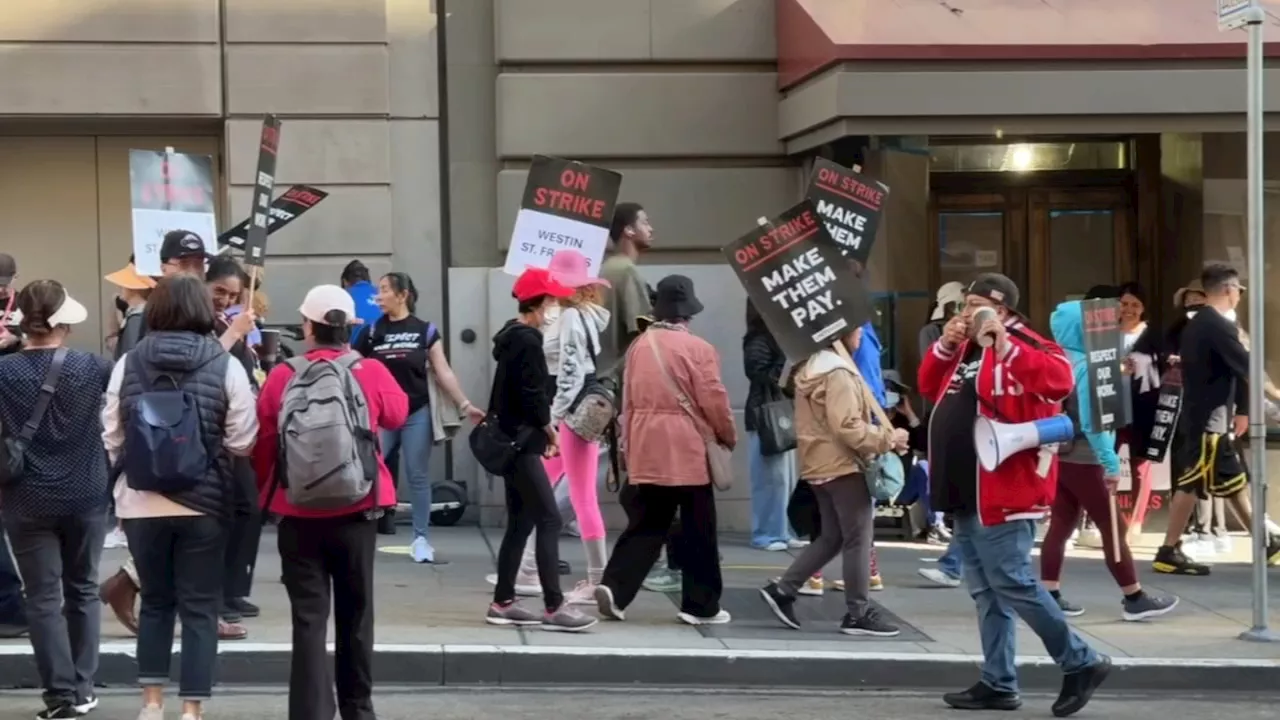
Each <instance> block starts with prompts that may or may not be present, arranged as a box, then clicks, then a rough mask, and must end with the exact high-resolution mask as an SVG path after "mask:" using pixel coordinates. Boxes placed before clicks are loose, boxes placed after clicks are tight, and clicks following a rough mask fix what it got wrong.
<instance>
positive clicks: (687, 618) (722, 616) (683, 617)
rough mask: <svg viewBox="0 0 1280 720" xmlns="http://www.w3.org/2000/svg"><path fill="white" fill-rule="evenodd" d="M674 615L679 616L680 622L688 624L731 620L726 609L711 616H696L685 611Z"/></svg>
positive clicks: (723, 622)
mask: <svg viewBox="0 0 1280 720" xmlns="http://www.w3.org/2000/svg"><path fill="white" fill-rule="evenodd" d="M676 617H678V618H680V621H681V622H683V623H687V624H689V625H725V624H728V623H729V622H730V621H731V620H733V616H732V615H730V614H729V611H728V610H721V611H720V612H718V613H716V614H715V615H713V616H711V617H698V616H697V615H690V614H689V613H687V612H682V613H679V614H678V615H676Z"/></svg>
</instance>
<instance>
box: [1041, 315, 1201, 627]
mask: <svg viewBox="0 0 1280 720" xmlns="http://www.w3.org/2000/svg"><path fill="white" fill-rule="evenodd" d="M1084 316H1085V311H1084V306H1083V304H1082V303H1081V302H1080V301H1079V300H1069V301H1067V302H1064V303H1062V304H1061V305H1058V307H1057V309H1056V310H1054V311H1053V314H1052V315H1051V316H1050V318H1049V325H1050V327H1051V328H1052V329H1053V338H1054V340H1057V341H1058V343H1059V344H1060V345H1061V346H1062V348H1063V350H1065V351H1066V354H1067V358H1068V359H1070V360H1071V368H1072V372H1073V373H1074V375H1075V384H1076V391H1075V392H1073V393H1071V394H1070V395H1068V396H1067V399H1066V401H1064V402H1063V411H1064V412H1065V413H1066V414H1067V415H1069V416H1070V417H1071V422H1072V423H1073V424H1074V425H1075V427H1076V435H1075V437H1074V438H1073V439H1072V440H1071V442H1069V443H1066V444H1065V445H1063V446H1060V447H1059V449H1058V460H1059V463H1060V464H1059V466H1058V492H1057V495H1056V496H1055V497H1054V499H1053V510H1052V516H1051V520H1050V522H1049V532H1048V534H1047V535H1046V536H1045V539H1044V544H1043V545H1042V546H1041V550H1040V579H1041V582H1043V583H1044V586H1045V589H1047V590H1048V591H1049V594H1050V595H1052V596H1053V599H1054V600H1056V601H1057V603H1058V607H1060V608H1062V612H1063V614H1064V615H1067V616H1068V617H1077V616H1080V615H1083V614H1084V608H1081V607H1079V606H1077V605H1073V604H1072V603H1071V602H1069V601H1068V600H1067V599H1066V598H1064V597H1063V596H1062V593H1061V591H1060V589H1061V586H1062V583H1061V579H1062V564H1063V561H1064V560H1065V557H1066V550H1067V540H1069V539H1070V537H1071V532H1072V531H1073V530H1074V529H1075V528H1076V526H1077V525H1078V524H1079V522H1080V514H1081V512H1084V513H1086V514H1087V515H1088V516H1089V518H1090V519H1092V520H1093V522H1094V524H1095V525H1096V526H1097V527H1099V528H1108V527H1111V523H1112V522H1113V521H1112V518H1111V513H1113V512H1118V511H1117V509H1116V505H1115V502H1114V497H1113V496H1114V493H1115V489H1116V487H1117V485H1118V484H1119V482H1120V456H1119V454H1117V453H1116V438H1115V433H1114V432H1112V431H1102V430H1100V429H1099V428H1096V427H1094V425H1093V422H1094V419H1093V412H1092V410H1093V408H1092V405H1093V404H1094V403H1095V402H1097V399H1096V398H1094V397H1091V396H1092V395H1094V394H1095V393H1092V392H1090V390H1091V389H1092V388H1093V385H1092V383H1090V381H1089V368H1090V365H1089V358H1088V353H1086V352H1085V345H1086V343H1085V317H1084ZM1114 522H1115V523H1116V527H1118V529H1119V531H1118V533H1117V534H1116V536H1115V537H1113V536H1112V533H1110V532H1103V533H1102V549H1103V551H1104V553H1105V556H1104V559H1105V560H1106V562H1107V569H1108V570H1110V571H1111V576H1112V577H1114V578H1115V580H1116V584H1117V585H1119V586H1120V592H1122V593H1123V594H1124V601H1123V603H1122V607H1123V611H1124V616H1123V617H1124V619H1125V620H1130V621H1135V620H1146V619H1149V618H1153V617H1159V616H1161V615H1164V614H1165V613H1168V612H1169V611H1170V610H1173V608H1174V607H1176V606H1177V604H1178V598H1176V597H1166V596H1162V595H1153V594H1150V593H1147V592H1145V591H1144V590H1143V589H1142V585H1141V584H1140V583H1139V582H1138V575H1137V571H1136V570H1135V569H1134V566H1133V555H1132V553H1130V552H1129V543H1128V541H1127V540H1126V535H1127V533H1126V529H1127V527H1126V522H1125V520H1124V518H1123V517H1117V518H1115V520H1114ZM1117 541H1118V542H1119V545H1118V546H1117V544H1116V543H1117Z"/></svg>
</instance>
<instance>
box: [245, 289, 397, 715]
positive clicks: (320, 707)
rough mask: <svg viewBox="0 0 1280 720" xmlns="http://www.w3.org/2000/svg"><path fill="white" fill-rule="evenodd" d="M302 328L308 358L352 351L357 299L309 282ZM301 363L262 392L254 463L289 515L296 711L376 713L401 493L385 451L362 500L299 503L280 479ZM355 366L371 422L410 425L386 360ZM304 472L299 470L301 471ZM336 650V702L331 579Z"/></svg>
mask: <svg viewBox="0 0 1280 720" xmlns="http://www.w3.org/2000/svg"><path fill="white" fill-rule="evenodd" d="M299 311H300V312H301V313H302V332H303V335H304V336H305V337H306V340H307V344H308V345H310V348H311V349H309V350H307V353H306V359H307V360H311V361H315V360H336V359H338V358H341V357H343V356H346V355H348V354H350V353H351V352H352V350H351V348H350V346H349V345H348V343H349V342H350V340H351V325H352V323H353V322H355V321H356V318H357V316H356V307H355V302H354V301H353V300H352V299H351V296H350V295H349V294H347V291H346V290H343V289H342V288H340V287H338V286H337V285H320V286H317V287H314V288H312V289H311V291H310V292H308V293H307V296H306V298H305V299H303V301H302V307H301V308H299ZM293 374H294V370H293V368H292V367H290V366H289V365H288V364H287V363H282V364H280V365H277V366H276V367H275V368H274V369H272V371H271V374H270V375H268V376H267V382H266V384H264V385H263V386H262V392H261V393H260V394H259V395H258V423H259V428H260V429H259V431H258V442H257V444H256V445H255V446H254V448H253V464H254V469H255V470H256V471H257V475H258V490H259V492H260V500H261V502H262V505H263V507H264V509H265V511H266V512H268V513H272V514H275V515H279V516H281V520H280V530H279V545H280V563H281V569H282V572H283V575H284V586H285V590H286V591H287V592H288V593H289V605H290V608H291V610H292V614H293V656H292V661H291V671H290V674H289V720H314V719H315V718H331V717H333V716H334V715H335V714H340V715H341V717H342V719H343V720H374V717H375V716H374V712H373V613H374V608H373V559H374V552H375V550H376V549H377V541H378V535H377V518H378V517H381V515H382V512H383V511H384V510H385V509H386V508H388V507H394V506H395V503H396V491H395V486H394V485H393V484H392V482H391V473H390V472H388V471H387V466H386V464H385V463H384V462H383V460H382V455H381V453H379V454H378V457H377V461H378V479H377V481H376V482H377V485H376V486H375V487H376V489H375V490H374V491H372V492H370V493H369V494H368V495H367V496H366V497H365V498H364V499H363V500H360V501H358V502H355V503H353V504H351V505H349V506H347V507H341V508H334V509H331V510H315V509H306V508H300V507H297V506H295V505H293V504H292V503H290V502H289V494H288V492H287V491H286V490H285V488H283V487H278V488H277V487H274V486H275V481H276V458H277V456H278V454H279V452H280V437H279V423H280V408H281V404H282V402H283V400H284V394H285V388H286V386H288V384H289V380H290V379H291V378H292V377H293ZM351 375H352V376H353V377H354V378H355V381H356V384H357V385H359V387H360V391H361V392H363V393H364V398H365V402H366V404H367V406H368V413H369V421H370V425H371V426H372V429H373V430H374V431H375V432H376V431H377V430H379V429H381V430H394V429H396V428H398V427H400V426H401V425H404V421H405V418H406V417H407V416H408V414H409V398H408V397H406V396H405V394H404V391H403V390H401V389H400V385H399V384H398V383H397V382H396V381H395V378H393V377H392V376H391V372H390V371H389V370H387V368H386V367H385V366H383V364H382V363H380V362H378V361H377V360H371V359H367V358H366V359H361V360H359V361H358V362H356V363H355V364H354V365H352V366H351ZM294 480H295V481H296V480H297V478H294ZM331 587H332V588H333V591H332V598H333V600H332V603H333V616H334V618H333V620H334V630H335V632H336V634H337V642H336V646H337V648H338V649H337V652H336V654H335V657H334V667H335V669H336V670H337V673H338V675H339V676H340V677H338V678H337V682H336V686H337V692H338V699H337V706H336V707H335V705H334V686H335V682H334V677H333V673H331V672H330V670H329V659H328V652H327V651H326V649H325V641H326V634H327V632H328V625H329V613H330V588H331Z"/></svg>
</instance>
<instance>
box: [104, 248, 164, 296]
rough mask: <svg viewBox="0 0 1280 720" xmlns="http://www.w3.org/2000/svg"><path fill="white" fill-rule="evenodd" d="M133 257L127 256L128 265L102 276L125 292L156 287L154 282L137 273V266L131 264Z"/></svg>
mask: <svg viewBox="0 0 1280 720" xmlns="http://www.w3.org/2000/svg"><path fill="white" fill-rule="evenodd" d="M133 262H134V261H133V256H132V255H130V256H129V264H128V265H125V266H124V267H122V268H120V269H119V270H117V271H115V272H113V273H111V274H110V275H105V276H103V279H104V280H106V281H107V282H109V283H111V284H112V285H115V286H116V287H118V288H124V289H125V290H150V289H151V288H154V287H155V286H156V281H155V280H153V279H152V278H149V277H147V276H146V275H141V274H139V273H138V266H137V265H134V264H133Z"/></svg>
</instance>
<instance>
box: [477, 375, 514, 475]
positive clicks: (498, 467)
mask: <svg viewBox="0 0 1280 720" xmlns="http://www.w3.org/2000/svg"><path fill="white" fill-rule="evenodd" d="M500 379H501V375H500V374H498V373H494V376H493V386H492V387H491V388H490V389H489V412H488V413H486V414H485V416H484V419H483V420H481V421H480V422H479V423H478V424H477V425H476V426H475V427H474V428H472V429H471V434H470V435H469V436H468V437H467V444H468V445H470V446H471V454H472V455H474V456H475V458H476V462H478V463H480V467H482V468H484V469H485V471H486V472H488V473H489V474H490V475H499V476H502V475H506V474H507V473H509V472H510V471H511V467H512V465H514V464H515V461H516V456H517V455H519V454H520V445H519V443H517V442H516V439H515V438H513V437H511V435H509V434H508V433H507V431H506V430H503V429H502V427H501V426H500V425H498V415H497V413H495V412H494V411H493V406H494V402H495V400H496V398H497V396H498V385H499V380H500Z"/></svg>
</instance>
